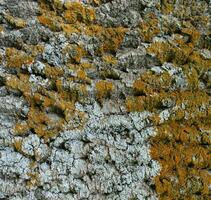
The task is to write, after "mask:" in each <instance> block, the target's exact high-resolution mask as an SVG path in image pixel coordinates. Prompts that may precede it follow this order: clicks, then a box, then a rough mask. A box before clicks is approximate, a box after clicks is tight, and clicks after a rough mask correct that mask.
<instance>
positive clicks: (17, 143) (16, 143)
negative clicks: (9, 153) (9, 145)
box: [13, 139, 23, 152]
mask: <svg viewBox="0 0 211 200" xmlns="http://www.w3.org/2000/svg"><path fill="white" fill-rule="evenodd" d="M22 143H23V142H22V140H21V139H17V140H15V141H14V143H13V145H14V148H15V149H16V151H18V152H22Z"/></svg>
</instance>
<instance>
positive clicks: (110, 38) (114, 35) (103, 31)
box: [85, 25, 128, 53]
mask: <svg viewBox="0 0 211 200" xmlns="http://www.w3.org/2000/svg"><path fill="white" fill-rule="evenodd" d="M127 30H128V29H127V28H123V27H116V28H105V27H102V26H99V25H91V26H87V27H86V29H85V33H86V34H87V35H90V36H96V37H98V38H99V39H100V40H101V42H102V46H101V48H100V52H101V53H103V52H111V53H112V52H115V51H116V50H117V49H118V48H119V46H120V45H121V43H122V41H123V39H124V36H125V33H126V32H127Z"/></svg>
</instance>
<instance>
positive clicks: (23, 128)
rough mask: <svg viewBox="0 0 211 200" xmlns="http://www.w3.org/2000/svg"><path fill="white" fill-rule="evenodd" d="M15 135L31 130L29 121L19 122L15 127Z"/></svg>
mask: <svg viewBox="0 0 211 200" xmlns="http://www.w3.org/2000/svg"><path fill="white" fill-rule="evenodd" d="M14 131H15V135H23V134H26V133H27V132H28V131H29V127H28V125H27V123H17V124H16V125H15V127H14Z"/></svg>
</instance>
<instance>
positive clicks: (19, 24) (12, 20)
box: [4, 14, 26, 28]
mask: <svg viewBox="0 0 211 200" xmlns="http://www.w3.org/2000/svg"><path fill="white" fill-rule="evenodd" d="M4 18H5V19H6V21H7V22H8V23H9V24H11V25H12V26H14V27H15V28H24V27H25V26H26V22H25V21H24V20H23V19H20V18H15V17H13V16H11V15H9V14H5V15H4Z"/></svg>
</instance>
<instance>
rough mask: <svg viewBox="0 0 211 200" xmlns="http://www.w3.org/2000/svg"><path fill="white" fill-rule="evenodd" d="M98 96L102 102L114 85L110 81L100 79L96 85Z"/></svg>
mask: <svg viewBox="0 0 211 200" xmlns="http://www.w3.org/2000/svg"><path fill="white" fill-rule="evenodd" d="M95 87H96V97H97V99H98V100H99V101H100V102H101V101H102V100H103V99H104V98H106V97H109V96H110V95H111V92H112V91H113V90H114V86H113V84H112V83H111V82H108V81H98V82H97V83H96V85H95Z"/></svg>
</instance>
